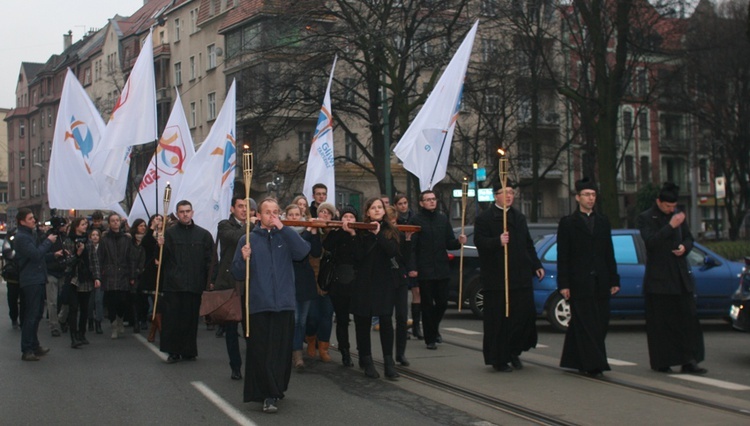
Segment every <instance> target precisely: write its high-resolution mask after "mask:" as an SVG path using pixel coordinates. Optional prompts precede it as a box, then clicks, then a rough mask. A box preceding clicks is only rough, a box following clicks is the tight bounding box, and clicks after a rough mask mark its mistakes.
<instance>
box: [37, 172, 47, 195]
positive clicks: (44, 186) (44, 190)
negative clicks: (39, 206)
mask: <svg viewBox="0 0 750 426" xmlns="http://www.w3.org/2000/svg"><path fill="white" fill-rule="evenodd" d="M39 189H40V190H41V191H42V195H44V194H46V193H47V181H46V179H45V178H44V176H42V178H41V179H39Z"/></svg>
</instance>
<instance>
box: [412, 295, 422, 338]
mask: <svg viewBox="0 0 750 426" xmlns="http://www.w3.org/2000/svg"><path fill="white" fill-rule="evenodd" d="M411 320H412V323H411V334H412V335H413V336H414V338H415V339H417V340H422V331H421V330H420V328H421V327H420V324H419V323H420V321H421V320H422V306H421V305H420V304H419V303H412V304H411Z"/></svg>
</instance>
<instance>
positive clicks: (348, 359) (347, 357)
mask: <svg viewBox="0 0 750 426" xmlns="http://www.w3.org/2000/svg"><path fill="white" fill-rule="evenodd" d="M339 352H341V363H342V364H344V367H353V366H354V363H353V362H352V355H351V354H350V353H349V349H340V348H339Z"/></svg>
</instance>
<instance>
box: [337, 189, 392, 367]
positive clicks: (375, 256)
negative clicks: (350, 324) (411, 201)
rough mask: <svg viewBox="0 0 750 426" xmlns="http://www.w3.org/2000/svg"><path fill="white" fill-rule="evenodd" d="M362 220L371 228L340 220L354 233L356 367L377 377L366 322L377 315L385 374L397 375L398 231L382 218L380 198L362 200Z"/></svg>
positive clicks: (383, 214) (369, 321)
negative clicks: (355, 227)
mask: <svg viewBox="0 0 750 426" xmlns="http://www.w3.org/2000/svg"><path fill="white" fill-rule="evenodd" d="M364 215H365V222H373V223H375V224H376V226H377V227H376V228H375V229H374V230H371V231H360V232H355V231H354V230H353V229H351V228H349V226H348V224H347V223H346V222H344V225H343V229H344V230H345V231H347V232H349V233H350V235H352V236H355V240H356V241H355V245H354V247H355V252H354V259H355V267H356V271H357V272H356V280H355V282H354V287H353V291H352V300H351V306H350V311H351V313H352V314H353V315H354V325H355V331H356V336H357V350H358V351H359V359H360V366H361V367H363V368H364V369H365V375H366V376H367V377H371V378H374V379H376V378H378V377H380V375H379V374H378V372H377V371H376V370H375V366H374V365H373V362H372V346H371V344H370V323H371V319H372V317H379V318H380V344H381V346H382V348H383V360H384V363H385V376H386V377H388V378H391V379H392V378H396V377H398V373H397V372H396V370H395V362H394V360H393V322H392V320H391V316H392V315H393V308H394V306H395V303H396V292H395V288H396V286H397V285H399V279H398V273H399V268H398V263H397V261H395V259H394V258H395V257H396V256H398V254H399V243H400V236H399V233H398V230H397V229H396V228H395V227H394V226H393V225H391V224H390V223H389V222H388V220H387V218H386V217H385V205H384V204H383V202H382V201H381V200H380V198H371V199H369V200H367V202H366V203H365V213H364Z"/></svg>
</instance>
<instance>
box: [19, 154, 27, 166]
mask: <svg viewBox="0 0 750 426" xmlns="http://www.w3.org/2000/svg"><path fill="white" fill-rule="evenodd" d="M18 163H19V167H20V168H22V169H23V168H25V167H26V153H25V152H19V153H18Z"/></svg>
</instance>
